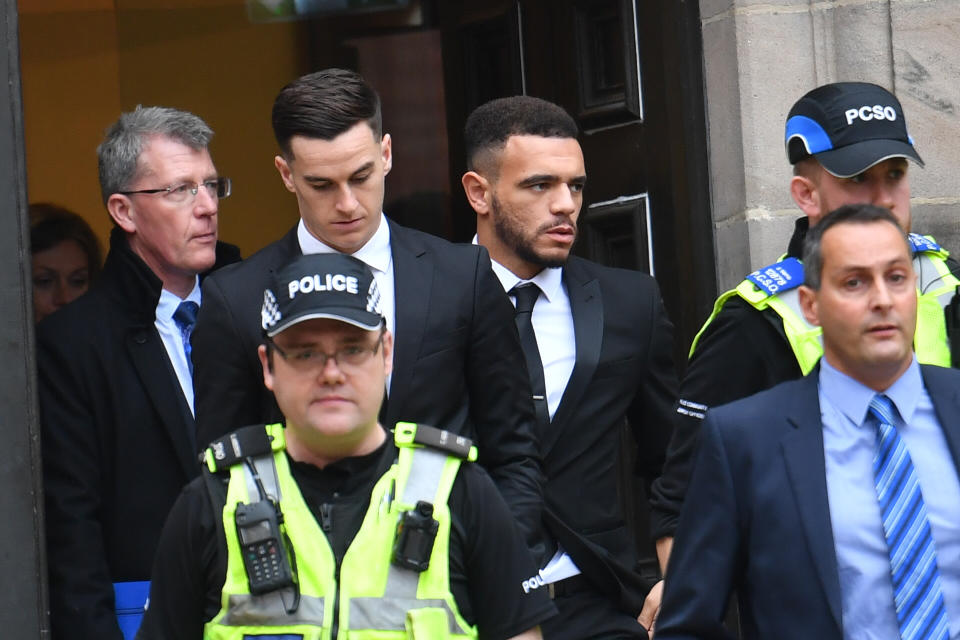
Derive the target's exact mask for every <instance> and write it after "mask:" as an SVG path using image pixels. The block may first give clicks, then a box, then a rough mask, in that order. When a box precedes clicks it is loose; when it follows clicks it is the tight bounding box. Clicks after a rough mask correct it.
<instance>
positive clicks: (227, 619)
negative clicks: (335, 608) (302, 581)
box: [215, 588, 323, 627]
mask: <svg viewBox="0 0 960 640" xmlns="http://www.w3.org/2000/svg"><path fill="white" fill-rule="evenodd" d="M281 596H282V597H281ZM293 598H294V595H293V589H292V588H288V589H283V590H281V591H271V592H270V593H264V594H263V595H259V596H255V595H250V594H247V593H241V594H234V595H230V596H228V598H227V613H226V615H225V616H223V620H221V621H220V622H216V623H215V624H220V625H223V626H225V627H266V626H274V627H275V626H287V625H293V624H309V625H313V626H316V627H322V626H323V598H316V597H313V596H305V595H301V596H300V606H299V607H298V608H297V610H296V611H295V612H293V613H292V614H288V613H287V606H290V605H292V604H293ZM284 603H286V604H284Z"/></svg>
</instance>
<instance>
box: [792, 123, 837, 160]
mask: <svg viewBox="0 0 960 640" xmlns="http://www.w3.org/2000/svg"><path fill="white" fill-rule="evenodd" d="M794 137H799V138H800V139H801V140H803V145H804V146H805V147H806V148H807V153H809V154H811V155H813V154H815V153H821V152H823V151H830V150H831V149H833V143H832V142H830V136H828V135H827V132H826V131H824V129H823V127H821V126H820V125H819V124H818V123H817V122H816V120H813V119H811V118H808V117H807V116H793V117H792V118H790V119H789V120H787V133H786V142H787V143H788V144H789V142H790V140H791V139H793V138H794Z"/></svg>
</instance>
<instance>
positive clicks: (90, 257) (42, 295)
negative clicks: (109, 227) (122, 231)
mask: <svg viewBox="0 0 960 640" xmlns="http://www.w3.org/2000/svg"><path fill="white" fill-rule="evenodd" d="M30 249H31V251H32V253H33V312H34V320H35V322H40V321H41V320H42V319H43V318H45V317H46V316H48V315H50V314H51V313H53V312H54V311H56V310H57V309H59V308H60V307H62V306H63V305H65V304H67V303H68V302H71V301H73V300H75V299H76V298H78V297H80V295H81V294H82V293H84V292H85V291H86V290H87V289H88V288H89V287H90V283H91V282H93V281H94V280H95V279H96V277H97V275H98V274H99V273H100V266H101V258H100V256H101V251H100V243H99V242H98V241H97V236H96V235H94V233H93V230H92V229H91V228H90V225H88V224H87V223H86V221H84V219H83V218H81V217H80V216H79V215H77V214H76V213H74V212H72V211H70V210H69V209H64V208H63V207H59V206H57V205H55V204H47V203H37V204H31V205H30Z"/></svg>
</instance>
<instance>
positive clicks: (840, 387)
mask: <svg viewBox="0 0 960 640" xmlns="http://www.w3.org/2000/svg"><path fill="white" fill-rule="evenodd" d="M922 389H923V379H922V377H921V375H920V365H919V364H917V359H916V358H913V360H912V361H911V362H910V366H909V367H907V370H906V371H904V372H903V374H902V375H901V376H900V377H899V378H897V380H896V381H895V382H894V383H893V384H892V385H890V388H889V389H887V390H886V391H884V392H883V393H884V395H886V396H887V397H888V398H890V399H891V400H892V401H893V404H894V405H896V407H897V412H898V413H899V414H900V417H901V418H902V419H903V422H904V424H910V421H911V420H912V419H913V413H914V411H916V409H917V403H918V402H919V399H920V392H921V390H922ZM820 393H822V394H823V395H824V397H826V398H827V399H828V400H829V401H830V402H831V403H832V404H833V405H834V406H836V407H837V408H838V409H840V411H841V412H842V413H843V414H844V415H845V416H847V418H848V419H849V420H850V421H852V422H853V423H854V424H858V425H862V424H864V423H865V421H866V417H867V409H869V407H870V401H871V400H872V399H873V396H875V395H877V392H876V391H874V390H873V389H871V388H869V387H867V386H865V385H863V384H861V383H860V382H857V381H856V380H854V379H853V378H851V377H850V376H848V375H846V374H844V373H841V372H840V371H838V370H837V369H835V368H834V367H832V366H831V365H830V363H829V362H827V359H826V358H820Z"/></svg>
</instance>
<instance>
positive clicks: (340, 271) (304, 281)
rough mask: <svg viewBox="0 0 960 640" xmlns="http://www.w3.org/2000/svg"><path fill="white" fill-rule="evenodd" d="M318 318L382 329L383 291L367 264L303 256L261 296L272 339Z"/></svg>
mask: <svg viewBox="0 0 960 640" xmlns="http://www.w3.org/2000/svg"><path fill="white" fill-rule="evenodd" d="M315 318H329V319H332V320H340V321H341V322H346V323H347V324H352V325H353V326H355V327H360V328H361V329H366V330H367V331H375V330H376V329H379V328H380V327H381V326H383V323H384V319H383V314H382V313H381V311H380V290H379V289H377V281H376V279H374V277H373V272H372V271H370V267H368V266H367V265H366V264H364V263H363V262H361V261H360V260H357V259H356V258H353V257H351V256H345V255H342V254H339V253H323V254H313V255H308V256H300V257H299V258H296V259H295V260H293V261H292V262H290V263H289V264H287V266H285V267H283V268H282V269H280V270H279V271H278V272H277V273H276V276H275V277H274V282H273V284H272V285H271V286H270V287H269V288H268V289H266V290H265V291H264V292H263V308H262V309H261V311H260V320H261V326H262V328H263V333H264V335H266V336H267V337H268V338H272V337H274V336H276V335H277V334H278V333H280V332H281V331H283V330H285V329H288V328H290V327H292V326H293V325H295V324H297V323H299V322H303V321H304V320H312V319H315Z"/></svg>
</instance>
